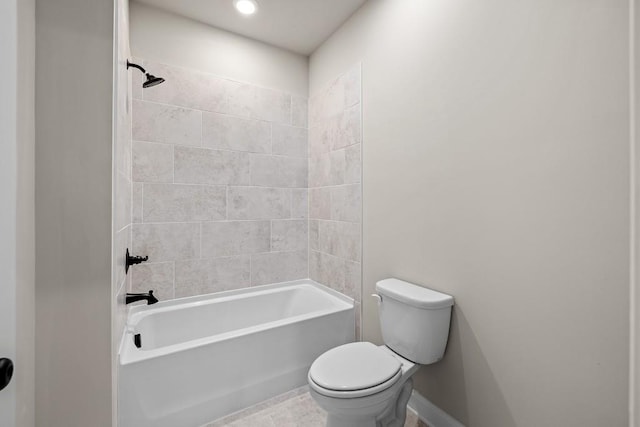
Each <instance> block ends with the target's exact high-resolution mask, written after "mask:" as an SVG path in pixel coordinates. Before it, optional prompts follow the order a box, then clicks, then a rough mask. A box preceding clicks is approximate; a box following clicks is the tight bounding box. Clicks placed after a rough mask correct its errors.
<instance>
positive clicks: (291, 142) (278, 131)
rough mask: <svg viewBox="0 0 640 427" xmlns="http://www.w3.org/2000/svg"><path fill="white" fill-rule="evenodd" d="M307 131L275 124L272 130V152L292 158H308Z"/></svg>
mask: <svg viewBox="0 0 640 427" xmlns="http://www.w3.org/2000/svg"><path fill="white" fill-rule="evenodd" d="M307 132H308V131H307V129H306V128H301V127H293V126H287V125H280V124H276V123H274V124H273V125H272V130H271V139H272V152H273V154H280V155H283V156H291V157H304V158H306V157H307V154H308V149H307V147H308V144H307Z"/></svg>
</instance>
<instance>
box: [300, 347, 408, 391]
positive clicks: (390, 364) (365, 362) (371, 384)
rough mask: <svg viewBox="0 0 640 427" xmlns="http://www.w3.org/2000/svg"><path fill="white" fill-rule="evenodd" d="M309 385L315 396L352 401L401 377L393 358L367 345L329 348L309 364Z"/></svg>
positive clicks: (380, 389) (399, 368)
mask: <svg viewBox="0 0 640 427" xmlns="http://www.w3.org/2000/svg"><path fill="white" fill-rule="evenodd" d="M308 376H309V380H310V381H309V384H310V385H311V387H312V388H313V389H314V390H315V391H317V392H318V393H320V394H322V395H325V396H329V397H339V398H355V397H363V396H369V395H372V394H375V393H379V392H381V391H383V390H386V389H387V388H389V387H391V386H392V385H393V384H395V383H396V381H398V379H399V378H400V377H401V376H402V364H401V363H400V361H398V359H397V358H395V357H393V356H391V355H390V354H388V353H387V352H385V351H383V350H381V349H380V348H379V347H377V346H375V345H373V344H372V343H369V342H357V343H350V344H345V345H342V346H339V347H336V348H333V349H331V350H329V351H327V352H326V353H324V354H323V355H321V356H320V357H318V358H317V359H316V361H315V362H313V365H311V368H310V369H309V375H308Z"/></svg>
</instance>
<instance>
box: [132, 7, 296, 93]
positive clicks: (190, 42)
mask: <svg viewBox="0 0 640 427" xmlns="http://www.w3.org/2000/svg"><path fill="white" fill-rule="evenodd" d="M131 51H132V53H133V55H134V56H137V57H140V58H144V59H145V60H148V61H152V62H160V63H163V64H170V65H176V66H183V67H186V68H191V69H194V70H200V71H204V72H207V73H212V74H215V75H217V76H219V77H225V78H228V79H231V80H237V81H241V82H245V83H250V84H255V85H259V86H264V87H268V88H271V89H276V90H281V91H284V92H289V93H292V94H294V95H298V96H302V97H305V98H306V97H307V86H308V80H307V77H308V59H307V57H306V56H303V55H299V54H296V53H293V52H290V51H287V50H284V49H280V48H277V47H275V46H271V45H268V44H265V43H261V42H259V41H256V40H252V39H249V38H246V37H243V36H239V35H237V34H233V33H230V32H228V31H224V30H220V29H217V28H214V27H211V26H209V25H206V24H202V23H200V22H196V21H193V20H191V19H188V18H184V17H181V16H178V15H175V14H172V13H169V12H165V11H163V10H161V9H157V8H154V7H150V6H147V5H144V4H141V3H137V2H132V3H131Z"/></svg>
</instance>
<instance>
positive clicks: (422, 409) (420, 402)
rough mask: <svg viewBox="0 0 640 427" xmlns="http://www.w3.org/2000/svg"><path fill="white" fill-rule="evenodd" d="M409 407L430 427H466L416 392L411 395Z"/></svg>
mask: <svg viewBox="0 0 640 427" xmlns="http://www.w3.org/2000/svg"><path fill="white" fill-rule="evenodd" d="M408 406H409V408H411V409H412V410H413V411H414V412H415V413H417V414H418V418H420V419H421V420H422V421H424V422H425V423H427V424H428V425H429V427H464V425H463V424H462V423H461V422H460V421H458V420H456V419H455V418H453V417H452V416H451V415H449V414H447V413H446V412H444V411H443V410H442V409H440V408H438V407H437V406H436V405H434V404H433V403H431V402H430V401H428V400H427V399H426V398H425V397H424V396H422V395H421V394H420V393H418V392H417V391H415V390H414V391H413V392H412V393H411V398H410V399H409V405H408Z"/></svg>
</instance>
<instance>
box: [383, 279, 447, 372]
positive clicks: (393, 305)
mask: <svg viewBox="0 0 640 427" xmlns="http://www.w3.org/2000/svg"><path fill="white" fill-rule="evenodd" d="M376 291H377V293H378V295H379V297H380V300H379V302H378V307H379V311H380V326H381V328H382V338H383V339H384V343H385V344H386V345H387V347H389V348H391V349H392V350H393V351H395V352H396V353H398V354H399V355H401V356H403V357H404V358H406V359H409V360H410V361H412V362H416V363H420V364H422V365H427V364H430V363H435V362H437V361H439V360H440V359H442V357H443V355H444V350H445V348H446V347H447V340H448V339H449V324H450V322H451V307H452V306H453V297H452V296H451V295H447V294H443V293H441V292H437V291H434V290H431V289H427V288H424V287H422V286H418V285H414V284H413V283H408V282H404V281H402V280H399V279H385V280H381V281H379V282H378V283H376Z"/></svg>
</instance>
